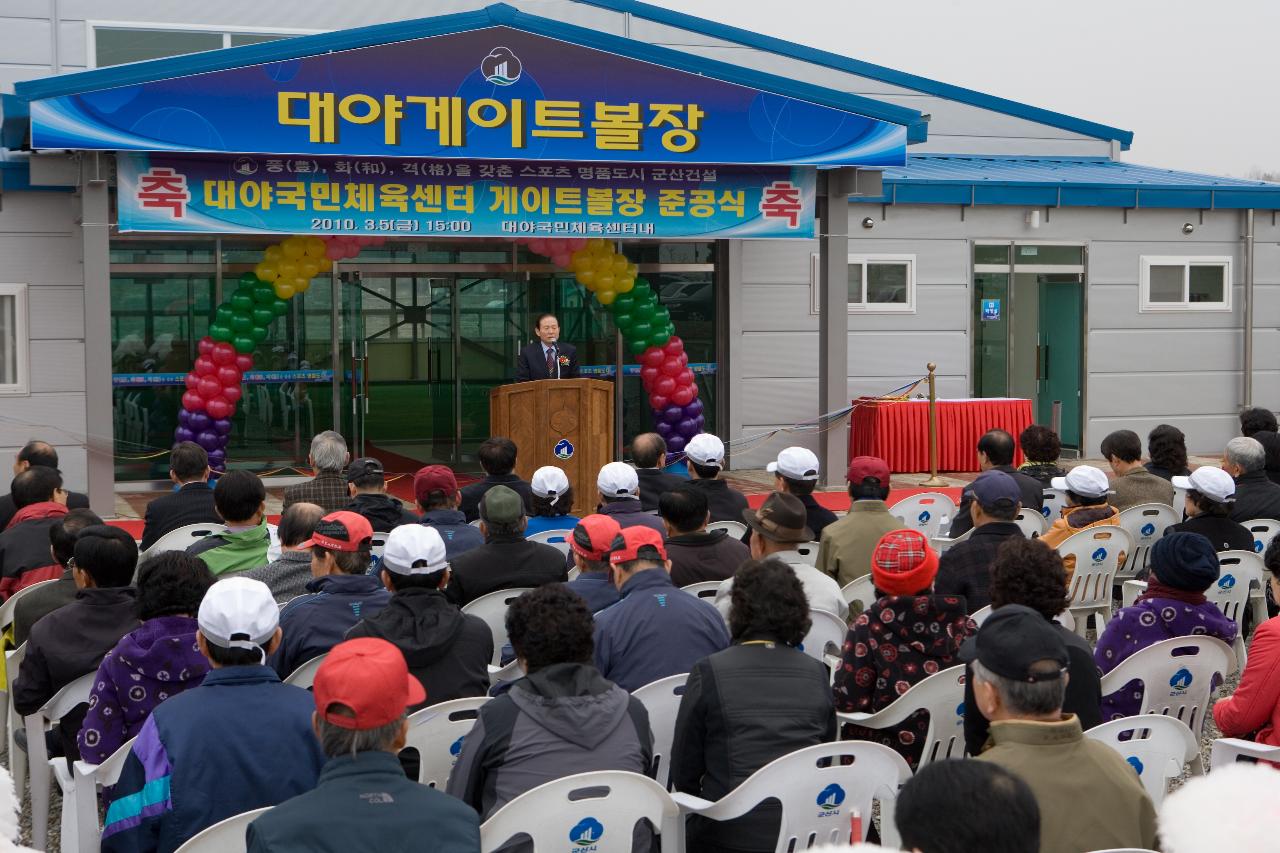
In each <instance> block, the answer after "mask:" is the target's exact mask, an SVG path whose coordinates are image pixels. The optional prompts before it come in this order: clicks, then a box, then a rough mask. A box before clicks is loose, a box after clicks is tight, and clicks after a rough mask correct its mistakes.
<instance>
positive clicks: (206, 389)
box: [174, 235, 706, 472]
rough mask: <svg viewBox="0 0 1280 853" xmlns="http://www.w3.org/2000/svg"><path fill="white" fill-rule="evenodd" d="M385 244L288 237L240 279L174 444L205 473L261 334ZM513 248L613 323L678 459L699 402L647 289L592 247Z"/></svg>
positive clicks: (670, 328)
mask: <svg viewBox="0 0 1280 853" xmlns="http://www.w3.org/2000/svg"><path fill="white" fill-rule="evenodd" d="M384 242H385V238H383V237H354V236H346V235H334V236H327V237H314V236H312V237H304V236H294V237H288V238H286V239H284V240H282V241H281V242H279V243H276V244H274V245H271V246H268V247H267V248H266V250H265V251H264V252H263V257H262V261H261V262H260V263H259V264H258V265H257V266H256V267H254V270H253V272H251V273H245V274H244V275H242V276H241V277H240V281H239V285H238V287H237V288H236V291H235V293H233V294H232V295H231V297H230V298H229V299H226V300H224V301H223V303H222V304H221V305H219V306H218V307H217V308H216V309H215V310H214V313H213V318H212V320H211V321H210V323H209V334H208V335H207V336H205V337H204V338H202V339H201V340H200V342H199V345H198V347H199V356H198V357H197V358H196V361H195V365H194V366H193V368H192V370H191V372H189V373H188V374H187V377H186V385H187V390H186V391H185V392H184V393H183V395H182V411H180V412H179V413H178V427H177V428H176V429H175V430H174V441H175V442H179V441H194V442H197V443H198V444H199V445H200V446H201V447H203V448H204V449H205V450H207V451H208V452H209V465H210V466H211V467H212V468H213V469H214V470H215V471H219V472H221V471H225V470H226V461H227V452H226V448H227V443H228V441H230V438H231V417H232V416H233V415H234V414H235V412H236V405H237V404H238V403H239V402H240V398H241V396H242V394H243V392H242V390H241V384H242V382H243V381H244V374H245V373H246V372H248V371H249V370H250V369H252V368H253V351H254V349H255V348H256V347H257V346H258V344H260V343H261V342H262V341H264V340H266V338H267V330H268V328H269V327H270V326H271V324H272V323H273V322H274V321H275V319H276V318H277V317H280V316H282V315H284V314H285V313H286V311H287V310H288V301H289V300H290V299H292V298H293V297H294V296H296V295H297V294H299V293H305V292H306V291H307V288H309V287H310V286H311V279H313V278H315V277H316V276H317V275H320V274H321V273H326V272H329V271H330V270H332V269H333V262H334V261H340V260H343V259H348V258H354V257H356V256H357V255H359V254H360V250H361V249H363V248H364V247H365V246H380V245H382V244H383V243H384ZM516 242H517V243H520V244H522V245H524V246H525V247H527V248H528V250H529V251H530V252H532V253H533V254H536V255H542V256H544V257H547V258H549V259H550V260H551V262H552V263H553V264H555V265H556V266H557V267H559V268H560V269H564V270H571V271H572V272H573V274H574V277H575V278H576V279H577V281H578V284H580V285H582V286H583V287H585V288H586V289H587V290H588V291H589V292H591V293H593V294H595V298H596V301H598V302H599V303H600V304H601V305H603V306H604V308H605V310H606V311H608V312H609V313H610V314H611V315H612V316H613V322H614V325H615V326H617V328H618V331H620V332H621V333H622V337H623V339H624V340H625V341H626V342H627V347H628V348H629V349H630V350H631V353H632V354H633V355H635V356H637V357H638V358H639V361H640V365H641V367H640V378H641V382H642V384H643V385H644V390H645V393H647V394H648V395H649V405H650V407H651V408H652V409H653V419H654V423H655V429H656V430H657V432H658V434H660V435H661V436H662V437H663V438H664V439H665V440H666V442H667V449H668V450H669V451H670V452H672V453H679V452H680V451H682V450H684V447H685V444H686V443H687V442H688V440H689V439H690V438H692V437H693V436H695V435H697V434H698V433H700V432H702V430H703V428H704V426H705V425H706V418H705V416H704V414H703V408H702V401H701V400H699V399H698V386H697V383H696V382H695V381H694V375H693V371H692V370H690V369H689V357H688V355H687V354H686V353H685V351H684V342H683V341H681V340H680V338H678V337H677V336H676V334H675V326H674V325H673V324H672V322H671V315H670V313H669V312H668V311H667V309H666V307H665V306H663V305H660V304H659V303H658V300H657V297H656V295H655V294H654V292H653V288H652V287H650V286H649V282H647V281H646V280H645V279H643V278H639V277H638V276H637V274H636V273H637V269H636V265H635V264H633V263H631V262H630V261H628V260H627V258H626V257H625V256H624V255H623V254H622V253H620V252H617V251H615V250H614V248H613V246H612V244H611V243H610V242H609V241H607V240H603V239H599V238H592V239H582V238H576V239H545V240H543V239H538V238H519V239H517V240H516Z"/></svg>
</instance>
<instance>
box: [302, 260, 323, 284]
mask: <svg viewBox="0 0 1280 853" xmlns="http://www.w3.org/2000/svg"><path fill="white" fill-rule="evenodd" d="M298 269H299V270H300V271H301V272H300V273H299V275H301V276H302V277H303V278H305V279H308V280H310V279H313V278H315V277H316V276H318V275H319V274H320V262H319V261H317V260H314V259H312V257H311V256H310V255H305V256H303V258H302V260H301V261H299V262H298Z"/></svg>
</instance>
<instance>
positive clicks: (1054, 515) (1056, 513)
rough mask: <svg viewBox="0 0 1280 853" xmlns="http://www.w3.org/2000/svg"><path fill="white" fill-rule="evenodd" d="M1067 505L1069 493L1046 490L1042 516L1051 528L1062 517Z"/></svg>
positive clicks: (1041, 511)
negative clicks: (1063, 509)
mask: <svg viewBox="0 0 1280 853" xmlns="http://www.w3.org/2000/svg"><path fill="white" fill-rule="evenodd" d="M1066 505H1067V493H1066V492H1060V491H1058V490H1057V489H1051V488H1048V487H1046V488H1045V490H1044V506H1043V507H1042V508H1041V510H1040V514H1041V515H1043V516H1044V520H1045V521H1046V522H1047V523H1048V525H1049V526H1050V527H1051V526H1053V523H1054V522H1055V521H1057V520H1058V518H1059V517H1060V516H1061V515H1062V508H1063V507H1064V506H1066Z"/></svg>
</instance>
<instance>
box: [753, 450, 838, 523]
mask: <svg viewBox="0 0 1280 853" xmlns="http://www.w3.org/2000/svg"><path fill="white" fill-rule="evenodd" d="M765 470H766V471H768V472H769V473H770V474H772V475H773V489H774V491H777V492H786V493H787V494H789V495H795V496H796V497H797V498H799V500H800V503H802V504H804V512H805V524H806V525H807V526H808V528H809V529H810V530H812V531H813V538H814V540H815V541H817V540H819V539H821V538H822V531H824V530H826V529H827V525H828V524H831V523H832V522H834V521H835V520H836V514H835V513H834V512H832V511H831V510H829V509H827V508H826V507H825V506H823V505H822V504H820V503H818V501H817V499H816V498H814V496H813V490H814V488H815V487H816V486H817V485H818V457H817V455H815V454H814V452H813V451H812V450H810V449H809V448H807V447H786V448H783V450H782V452H780V453H779V454H778V458H777V459H775V460H774V461H772V462H770V463H769V464H768V465H766V466H765Z"/></svg>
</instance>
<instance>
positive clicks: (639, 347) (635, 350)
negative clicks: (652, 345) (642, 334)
mask: <svg viewBox="0 0 1280 853" xmlns="http://www.w3.org/2000/svg"><path fill="white" fill-rule="evenodd" d="M648 348H649V342H648V341H646V340H644V339H640V340H631V341H627V349H629V350H631V354H632V355H640V354H641V353H643V352H644V351H645V350H647V349H648Z"/></svg>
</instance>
